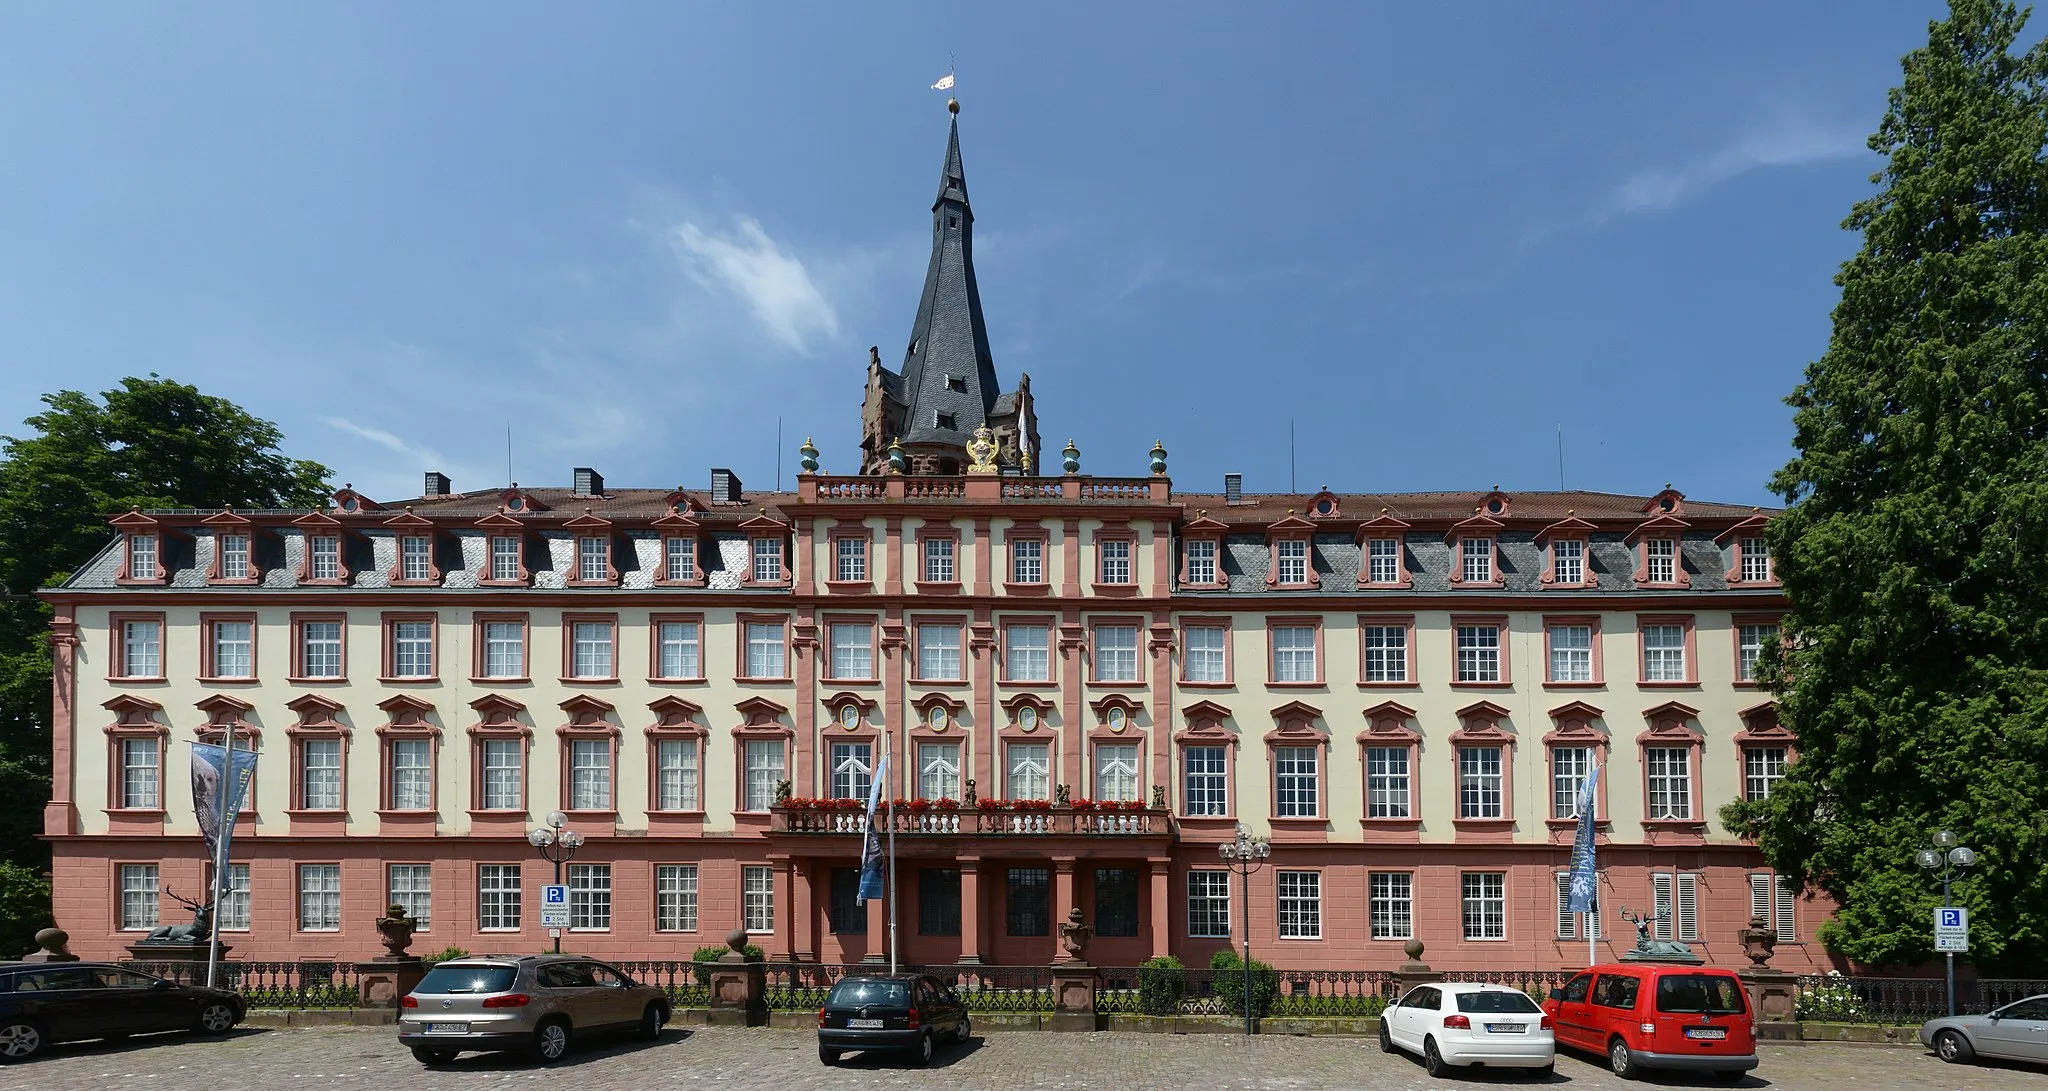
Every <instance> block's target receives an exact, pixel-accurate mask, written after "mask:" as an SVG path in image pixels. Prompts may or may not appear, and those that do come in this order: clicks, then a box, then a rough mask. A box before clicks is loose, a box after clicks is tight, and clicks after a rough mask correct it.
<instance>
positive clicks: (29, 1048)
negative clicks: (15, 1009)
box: [0, 1019, 49, 1061]
mask: <svg viewBox="0 0 2048 1091" xmlns="http://www.w3.org/2000/svg"><path fill="white" fill-rule="evenodd" d="M48 1044H49V1039H48V1038H45V1037H44V1036H43V1028H42V1027H41V1026H39V1025H37V1024H35V1023H31V1022H29V1021H28V1020H26V1019H14V1020H9V1021H7V1022H5V1023H0V1061H26V1060H28V1059H29V1058H30V1057H33V1056H35V1055H36V1054H38V1053H41V1052H42V1051H43V1047H44V1046H46V1045H48Z"/></svg>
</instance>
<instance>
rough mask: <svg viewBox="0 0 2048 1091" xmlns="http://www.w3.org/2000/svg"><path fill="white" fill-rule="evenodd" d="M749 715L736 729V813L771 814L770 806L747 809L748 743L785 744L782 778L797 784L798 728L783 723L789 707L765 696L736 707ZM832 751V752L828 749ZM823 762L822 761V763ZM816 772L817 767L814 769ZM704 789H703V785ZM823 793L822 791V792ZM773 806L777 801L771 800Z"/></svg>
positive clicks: (733, 734) (734, 775) (733, 733)
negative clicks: (767, 807)
mask: <svg viewBox="0 0 2048 1091" xmlns="http://www.w3.org/2000/svg"><path fill="white" fill-rule="evenodd" d="M734 707H735V708H736V709H737V710H738V711H739V713H740V715H741V716H744V717H745V720H743V721H742V722H741V723H740V724H738V725H737V726H735V727H734V728H733V729H732V732H731V734H732V740H733V742H732V751H733V753H732V767H733V784H734V786H735V787H736V788H737V789H738V790H737V791H736V792H734V793H733V813H734V814H754V815H759V814H767V813H768V811H767V809H762V810H749V809H748V808H747V744H748V743H750V742H773V743H780V744H781V746H782V779H783V780H786V781H788V782H789V783H790V785H791V787H792V789H794V788H795V787H796V786H797V783H798V782H797V779H796V778H797V770H796V731H795V730H794V729H793V728H791V727H789V726H788V725H787V724H785V723H783V722H782V718H783V717H784V716H787V715H788V714H789V710H788V709H786V708H784V707H783V706H782V705H781V704H779V703H777V702H775V701H771V700H768V699H767V698H765V697H749V698H747V699H746V700H744V701H740V702H739V703H738V704H737V705H735V706H734ZM828 754H829V752H828ZM818 764H822V763H818ZM812 772H813V775H815V774H816V773H817V770H815V769H814V770H813V771H812ZM700 791H701V788H700ZM820 794H822V793H820ZM770 805H771V807H772V806H773V802H772V799H771V803H770Z"/></svg>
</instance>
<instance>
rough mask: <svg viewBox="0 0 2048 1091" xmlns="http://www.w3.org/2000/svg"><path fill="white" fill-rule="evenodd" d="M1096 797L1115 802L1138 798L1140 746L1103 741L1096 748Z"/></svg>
mask: <svg viewBox="0 0 2048 1091" xmlns="http://www.w3.org/2000/svg"><path fill="white" fill-rule="evenodd" d="M1095 798H1096V799H1098V800H1103V801H1107V802H1114V803H1135V802H1137V799H1138V748H1137V746H1136V745H1135V744H1131V745H1123V744H1116V745H1112V744H1109V743H1102V744H1100V745H1098V746H1096V748H1095Z"/></svg>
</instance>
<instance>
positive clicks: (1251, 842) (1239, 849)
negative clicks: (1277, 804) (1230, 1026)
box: [1216, 822, 1273, 1034]
mask: <svg viewBox="0 0 2048 1091" xmlns="http://www.w3.org/2000/svg"><path fill="white" fill-rule="evenodd" d="M1216 851H1217V852H1218V853H1219V854H1221V855H1222V857H1223V862H1224V866H1225V867H1228V868H1229V869H1230V870H1232V871H1235V872H1237V874H1238V876H1239V877H1240V878H1242V879H1243V880H1244V923H1243V924H1242V925H1240V926H1239V930H1240V932H1241V933H1242V934H1243V936H1244V1032H1245V1033H1246V1034H1250V1033H1252V872H1254V871H1257V870H1258V869H1259V867H1260V865H1261V863H1262V862H1263V861H1264V860H1265V859H1266V857H1268V856H1271V855H1273V842H1272V841H1271V840H1270V839H1269V838H1264V837H1253V836H1252V831H1251V827H1249V826H1247V825H1245V824H1244V823H1242V822H1239V823H1238V824H1237V836H1236V837H1235V838H1234V839H1232V840H1229V841H1225V842H1224V843H1222V844H1220V845H1218V846H1216Z"/></svg>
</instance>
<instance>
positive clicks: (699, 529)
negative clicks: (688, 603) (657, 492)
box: [649, 502, 753, 779]
mask: <svg viewBox="0 0 2048 1091" xmlns="http://www.w3.org/2000/svg"><path fill="white" fill-rule="evenodd" d="M687 506H688V505H687V503H685V504H684V505H682V508H678V507H677V505H676V504H675V503H673V502H672V503H671V504H670V510H669V511H668V513H667V514H665V515H663V516H662V517H661V518H659V519H656V520H654V521H653V522H652V523H650V524H649V526H651V527H652V528H653V529H654V530H655V531H656V532H657V533H658V534H659V535H660V537H659V538H658V539H657V541H658V542H659V543H660V550H661V553H660V556H659V558H658V559H657V560H656V561H655V565H654V586H656V587H702V586H704V583H705V579H706V577H705V572H704V528H703V526H702V525H701V524H699V523H698V522H697V520H695V519H693V518H691V517H690V516H689V515H688V514H687V512H686V511H685V510H682V509H686V508H687ZM678 539H681V540H684V541H688V542H689V543H690V571H689V573H688V574H687V575H685V576H684V577H683V578H682V579H675V578H672V577H671V576H670V575H669V571H668V549H669V545H668V544H669V542H671V541H674V540H678ZM747 560H748V563H749V564H751V563H752V562H753V558H752V557H751V556H749V557H748V558H747ZM701 776H702V774H701V772H700V774H699V777H700V779H701Z"/></svg>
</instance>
